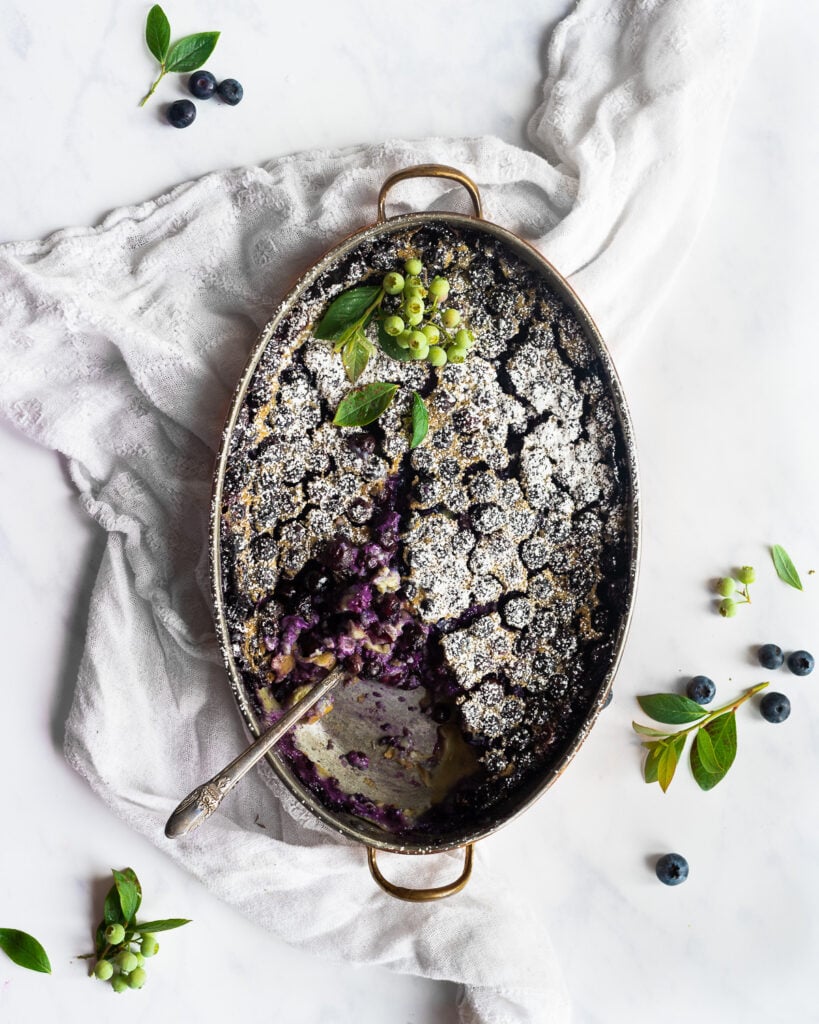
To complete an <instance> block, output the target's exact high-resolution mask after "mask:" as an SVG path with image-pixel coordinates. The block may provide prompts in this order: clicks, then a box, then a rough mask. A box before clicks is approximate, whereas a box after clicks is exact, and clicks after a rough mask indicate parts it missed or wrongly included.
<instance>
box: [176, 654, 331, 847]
mask: <svg viewBox="0 0 819 1024" xmlns="http://www.w3.org/2000/svg"><path fill="white" fill-rule="evenodd" d="M343 676H344V673H343V671H342V669H341V668H338V667H337V668H334V669H333V670H332V672H330V673H328V674H327V675H326V676H325V677H324V679H322V681H321V682H320V683H317V684H316V685H315V686H314V687H313V689H312V690H310V692H309V693H307V694H305V696H304V697H302V699H301V700H300V701H299V702H298V703H297V704H294V705H293V707H292V708H290V710H289V711H288V712H287V713H286V714H285V715H283V716H282V717H281V718H280V719H279V720H278V722H276V723H275V724H274V725H272V726H271V727H270V728H269V729H268V730H267V732H263V733H262V735H261V736H260V737H259V738H258V739H257V740H255V741H254V742H253V743H251V745H250V746H249V747H248V748H247V750H245V751H243V752H242V753H241V754H239V756H238V757H236V758H234V759H233V760H232V761H231V762H230V764H229V765H227V767H225V768H223V769H222V770H221V771H220V772H218V773H217V774H216V775H214V776H213V778H212V779H210V780H209V781H208V782H203V783H202V785H201V786H197V787H196V789H194V790H193V792H191V793H189V794H188V795H187V796H186V797H185V799H184V800H183V801H182V802H181V803H180V804H179V806H178V807H177V808H176V810H175V811H174V812H173V814H172V815H171V816H170V818H168V821H167V823H166V825H165V835H166V836H167V837H168V838H169V839H176V838H178V837H179V836H184V835H186V834H187V833H188V832H193V830H194V829H195V828H198V827H199V826H200V825H201V824H202V823H203V822H205V821H207V819H208V818H209V817H210V816H211V814H213V812H214V811H215V810H216V808H217V807H218V806H219V804H220V803H221V802H222V800H223V798H224V797H225V796H226V795H227V794H228V793H229V792H230V791H231V790H232V789H233V787H234V786H235V785H236V783H237V782H239V781H240V779H243V778H244V777H245V775H247V773H248V772H249V771H250V769H251V768H252V767H253V766H254V765H255V764H256V762H257V761H260V760H261V759H262V758H263V757H264V755H265V754H266V753H267V752H268V750H270V749H271V748H272V747H274V746H275V745H276V744H277V743H278V742H279V740H280V739H281V738H282V736H284V734H285V733H286V732H287V731H288V730H289V729H291V728H292V727H293V726H294V725H295V724H296V722H298V721H299V719H300V718H302V717H303V716H304V714H305V713H306V712H307V711H309V710H310V708H311V707H313V705H314V704H315V703H316V702H317V701H319V700H321V698H322V697H323V696H324V695H325V693H327V692H328V691H329V690H331V689H332V688H333V687H334V686H335V685H336V683H337V682H339V680H340V679H342V678H343Z"/></svg>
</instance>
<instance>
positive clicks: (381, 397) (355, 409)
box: [333, 381, 398, 427]
mask: <svg viewBox="0 0 819 1024" xmlns="http://www.w3.org/2000/svg"><path fill="white" fill-rule="evenodd" d="M397 390H398V385H397V384H387V383H385V382H384V381H374V382H373V383H372V384H366V385H365V386H364V387H363V388H356V389H355V391H351V392H350V393H349V394H348V395H345V396H344V398H342V400H341V402H340V403H339V406H338V409H336V414H335V416H334V417H333V423H334V424H335V425H336V426H337V427H365V426H366V425H367V424H368V423H372V422H373V420H377V419H378V417H379V416H380V415H381V413H382V412H384V410H385V409H386V408H387V407H388V406H389V404H390V402H391V401H392V400H393V396H394V395H395V392H396V391H397Z"/></svg>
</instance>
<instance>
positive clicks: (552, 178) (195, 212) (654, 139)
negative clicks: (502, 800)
mask: <svg viewBox="0 0 819 1024" xmlns="http://www.w3.org/2000/svg"><path fill="white" fill-rule="evenodd" d="M757 13H758V12H757V4H756V3H744V4H737V3H735V2H733V0H665V2H663V0H581V2H580V3H579V4H578V6H577V8H576V9H575V10H574V11H573V13H571V14H570V15H569V16H568V17H567V18H566V19H565V20H564V21H563V22H562V23H561V24H560V25H558V27H557V28H556V30H555V32H554V36H553V38H552V41H551V45H550V48H549V52H548V66H547V78H546V81H545V83H544V96H545V100H544V102H543V105H542V106H541V107H540V108H539V109H538V111H537V112H536V114H535V115H534V117H533V118H532V121H531V124H530V137H531V142H532V145H533V147H534V150H536V151H532V152H527V151H524V150H521V149H519V148H517V147H515V146H512V145H509V144H506V143H503V142H501V141H499V140H497V139H494V138H481V139H471V140H445V139H430V140H426V141H422V142H416V143H407V142H388V143H385V144H383V145H380V146H373V147H366V148H355V149H350V150H347V151H345V152H342V153H327V152H318V153H310V154H303V155H297V156H293V157H289V158H286V159H280V160H274V161H271V162H270V163H268V164H266V165H265V166H262V167H251V168H245V169H240V170H234V171H229V172H224V173H218V174H212V175H208V176H206V177H204V178H202V179H201V180H199V181H195V182H190V183H187V184H184V185H181V186H179V187H178V188H176V189H174V190H173V191H172V192H170V193H168V194H167V195H164V196H162V197H161V198H159V199H156V200H152V201H150V202H147V203H144V204H142V205H140V206H135V207H129V208H125V209H120V210H116V211H115V212H113V213H111V214H110V215H109V216H108V217H106V219H105V221H104V222H103V224H102V225H101V226H100V227H98V228H87V229H86V228H83V229H69V230H65V231H62V232H59V233H58V234H56V235H52V236H50V237H49V238H48V239H46V240H45V241H42V242H32V243H22V244H8V245H5V246H2V247H0V312H2V316H0V353H2V356H3V358H2V359H0V410H2V412H3V414H4V415H5V416H6V417H8V418H9V419H10V420H11V421H12V422H13V423H14V424H16V425H17V426H18V427H19V428H20V429H21V430H22V431H24V432H25V433H26V434H28V435H29V436H31V437H33V438H35V439H37V440H38V441H39V442H40V443H42V444H44V445H47V446H49V447H51V448H54V449H57V450H58V451H60V452H63V453H64V454H65V455H66V457H67V458H68V460H69V466H70V471H71V475H72V478H73V480H74V482H75V483H76V486H77V489H78V492H79V496H80V501H81V502H82V504H83V507H84V508H85V509H86V510H87V512H88V514H89V515H91V516H92V517H93V518H94V519H95V520H96V521H97V522H98V523H99V524H100V526H101V527H102V528H103V529H104V530H105V531H106V532H107V546H106V550H105V554H104V557H103V561H102V565H101V567H100V569H99V574H98V577H97V580H96V585H95V588H94V592H93V598H92V602H91V608H90V614H89V624H88V633H87V638H86V644H85V651H84V655H83V658H82V664H81V667H80V671H79V676H78V680H77V688H76V695H75V699H74V704H73V707H72V710H71V714H70V717H69V720H68V725H67V731H66V754H67V757H68V760H69V761H70V763H71V764H72V765H74V766H75V767H76V768H77V769H78V770H79V771H80V772H81V773H82V774H83V775H84V776H85V777H86V778H87V779H88V781H89V783H90V785H91V786H92V787H93V788H94V789H95V790H96V791H97V792H98V793H99V794H100V795H101V796H102V797H103V799H104V800H106V801H107V802H108V803H109V804H110V805H111V807H112V808H113V809H114V810H115V811H116V812H117V813H118V814H119V815H121V816H122V817H123V818H124V819H125V820H126V821H128V822H129V823H130V824H132V825H133V826H134V827H135V828H137V829H139V830H140V831H142V832H144V833H145V834H146V835H147V836H149V837H150V838H151V839H152V840H153V841H154V842H156V843H157V845H159V846H161V847H162V848H164V849H166V850H167V852H168V854H169V855H170V856H172V857H175V858H176V859H177V860H179V861H180V862H181V863H183V864H184V865H185V866H186V867H187V868H188V869H189V870H190V871H191V872H193V873H194V874H195V875H196V876H198V877H199V878H201V879H202V881H203V882H204V883H205V884H206V885H207V886H209V887H210V888H211V889H213V890H214V891H215V892H217V893H218V894H220V895H221V896H222V897H224V898H225V899H226V900H229V901H230V902H232V903H234V904H235V905H237V906H238V907H240V908H241V909H242V910H243V911H244V912H246V913H247V914H248V915H250V916H252V917H253V918H255V919H256V920H258V921H260V922H262V923H263V924H264V925H266V926H267V927H268V928H269V929H270V930H271V931H273V932H275V933H276V934H277V935H279V936H280V937H282V938H283V939H285V940H287V941H289V942H292V943H293V944H296V945H300V946H303V947H306V948H308V949H310V950H312V951H314V952H316V953H320V954H326V955H327V956H333V957H345V958H347V959H349V960H350V961H354V962H357V963H367V964H380V965H383V966H387V967H390V968H392V969H394V970H398V971H404V972H410V973H415V974H420V975H424V976H427V977H432V978H446V979H450V980H452V981H455V982H459V983H461V984H462V985H463V986H464V988H463V990H462V991H463V995H462V998H461V1000H460V1013H461V1019H462V1021H464V1022H470V1024H472V1022H481V1024H491V1022H502V1024H516V1022H536V1021H549V1022H562V1021H565V1020H567V1019H568V1015H569V1010H568V999H567V995H566V992H565V989H564V986H563V983H562V980H561V977H560V971H559V967H558V958H557V957H556V955H555V953H554V951H553V950H552V948H551V947H550V945H549V942H548V939H547V937H546V935H545V934H544V932H543V929H542V926H541V925H540V923H539V922H536V921H535V920H534V919H532V918H531V917H530V916H529V914H528V911H527V910H526V909H525V908H524V906H523V901H522V898H521V897H522V895H523V894H522V893H518V894H516V896H512V895H511V894H510V893H509V892H507V891H505V890H504V888H503V887H502V884H501V883H500V882H499V880H498V878H497V877H496V876H495V875H493V873H492V871H491V866H490V865H488V864H487V863H485V859H484V857H483V856H482V855H481V854H480V853H479V854H478V863H477V867H476V871H475V873H474V876H473V880H472V882H471V883H470V884H469V886H468V887H467V889H466V890H465V891H464V892H463V893H462V894H461V895H459V896H457V897H454V898H452V899H449V900H445V901H443V902H441V903H439V904H432V905H408V904H404V903H399V902H397V901H393V900H391V899H390V898H389V897H387V896H385V895H384V894H382V893H381V892H380V891H379V890H378V889H377V888H376V887H375V885H371V884H370V882H369V879H368V877H367V875H366V867H365V864H364V857H363V850H362V849H361V847H360V846H357V845H353V844H350V843H347V842H345V841H344V840H342V839H340V838H339V837H338V836H337V835H335V834H333V833H331V832H330V831H329V830H328V829H326V828H325V827H324V826H323V825H321V824H320V823H319V822H318V821H316V820H315V819H314V818H313V817H312V816H311V815H310V814H309V813H308V812H306V811H305V810H304V809H303V808H301V806H300V805H299V804H297V803H296V801H295V800H294V799H293V798H292V797H291V796H290V795H289V794H288V793H287V792H286V791H284V790H283V789H282V787H281V786H280V784H279V783H278V781H277V780H276V779H275V778H274V777H273V775H272V773H271V772H270V771H269V769H267V767H263V768H262V769H260V770H259V771H258V772H255V773H253V774H252V775H251V776H250V777H249V778H248V779H247V780H246V781H245V782H244V783H243V784H242V785H241V787H239V788H238V789H237V791H236V792H235V793H234V794H233V795H232V796H231V797H230V798H229V799H228V800H227V801H226V802H225V804H224V806H223V808H222V809H221V810H220V812H219V813H217V814H216V815H215V816H214V818H213V819H211V821H210V823H209V824H208V825H207V827H206V828H204V829H203V830H202V831H201V832H199V833H197V834H196V835H195V836H193V837H191V838H189V839H186V840H179V841H176V842H173V843H172V842H170V841H167V840H165V839H164V836H163V826H164V823H165V820H166V818H167V816H168V814H169V812H170V811H171V810H172V809H173V807H174V806H175V804H176V803H177V801H178V800H179V798H180V797H181V796H182V795H183V794H184V793H185V792H186V791H187V790H188V789H190V788H191V787H192V786H193V785H194V784H196V783H198V782H200V781H201V780H202V779H203V778H206V777H207V776H208V775H209V774H211V773H213V772H214V771H215V770H217V769H218V768H219V767H221V766H222V765H223V764H224V763H226V762H227V761H228V760H229V759H230V758H231V757H233V756H234V755H235V754H236V753H237V752H238V751H239V750H240V749H241V748H242V747H243V745H244V744H245V743H246V739H247V737H246V734H245V732H244V729H243V727H242V724H241V721H240V718H239V715H238V713H237V711H236V708H235V706H234V703H233V699H232V697H231V694H230V691H229V688H228V686H227V684H226V679H225V672H224V669H223V667H222V664H221V659H220V656H219V654H218V651H217V646H216V641H215V637H214V629H213V623H212V619H211V611H210V597H209V586H208V568H207V529H208V508H209V497H210V480H211V471H212V465H213V457H214V452H215V450H216V448H217V445H218V443H219V438H220V431H221V428H222V423H223V417H224V414H225V411H226V409H227V406H228V402H229V399H230V396H231V392H232V389H233V387H234V384H235V382H236V380H237V377H238V375H239V373H240V370H241V368H242V366H243V364H244V362H245V359H246V356H247V354H248V352H249V350H250V348H251V347H252V345H253V342H254V340H255V339H256V337H257V335H258V333H259V332H260V330H261V329H262V327H263V326H264V324H265V323H266V321H267V320H268V319H269V317H270V315H271V313H272V311H273V310H274V308H275V307H276V305H277V303H278V302H279V301H280V299H281V298H282V297H283V295H284V293H285V292H286V290H287V288H288V287H289V284H290V282H291V281H292V280H293V279H294V277H295V276H296V274H297V273H298V272H300V271H301V270H303V269H305V268H306V267H307V266H308V265H310V264H311V263H312V262H313V261H314V260H315V259H316V258H317V257H318V256H319V255H320V254H321V253H322V252H323V251H324V250H326V249H327V248H328V247H329V246H330V245H332V244H333V243H335V242H336V241H337V240H339V239H341V237H342V236H344V235H345V234H347V233H349V232H350V231H352V230H354V229H356V228H357V227H359V226H362V225H363V224H364V223H367V222H369V221H371V220H373V219H374V214H375V209H374V202H375V197H376V195H377V192H378V188H379V186H380V184H381V182H382V181H383V180H384V178H385V177H386V176H387V175H388V174H389V173H391V172H392V171H394V170H397V169H398V168H401V167H405V166H407V165H409V164H413V163H421V162H432V161H437V162H444V163H449V164H454V165H455V166H457V167H459V168H461V169H463V170H464V171H465V172H466V173H468V174H469V175H471V176H472V177H474V178H475V179H476V180H477V181H478V182H479V185H480V188H481V191H482V195H483V198H484V203H485V211H486V215H487V217H488V218H489V219H490V220H494V221H496V222H498V223H500V224H502V225H504V226H506V227H507V228H510V229H511V230H513V231H515V232H517V233H519V234H521V235H523V236H524V237H527V238H528V239H530V240H531V241H533V243H534V244H535V245H536V246H537V247H538V248H539V249H540V250H541V251H542V252H543V253H544V254H545V255H546V257H547V258H548V259H550V260H551V261H552V262H553V263H554V264H555V266H557V267H558V269H560V270H561V271H562V272H563V273H564V274H565V275H566V276H568V277H569V279H570V281H571V282H572V284H573V285H574V287H575V288H576V289H577V291H578V292H579V294H580V295H581V297H582V298H583V300H584V302H585V303H586V305H587V306H588V308H589V309H590V311H591V313H592V315H593V316H594V317H595V318H596V320H597V322H598V324H599V326H600V327H601V330H602V332H603V335H604V337H606V338H607V339H608V342H609V344H610V346H611V347H612V349H613V350H614V353H615V356H616V357H620V358H622V356H623V354H624V353H625V352H626V351H627V350H628V349H629V347H630V346H632V345H634V343H635V341H636V340H637V338H638V337H639V336H640V334H641V332H642V331H643V329H644V327H645V325H646V323H647V321H648V319H649V317H650V315H651V313H652V310H653V309H654V308H655V307H656V305H657V303H659V302H660V300H661V299H662V296H663V294H664V292H665V289H666V288H667V287H668V284H669V282H670V280H671V279H672V277H673V275H674V273H675V271H676V270H677V268H678V267H679V265H680V263H681V261H682V259H683V258H684V256H685V253H686V251H687V250H688V248H689V246H690V245H691V242H692V239H693V238H694V235H695V233H696V230H697V226H698V224H699V222H700V220H701V218H702V216H703V213H704V211H705V209H706V206H707V203H708V199H709V196H710V192H711V187H712V183H713V179H714V174H715V170H716V165H717V157H718V153H719V148H720V141H721V135H722V131H723V126H724V123H725V120H726V117H727V114H728V111H729V107H730V104H731V100H732V97H733V94H734V91H735V89H736V87H737V84H738V81H739V78H740V75H741V72H742V70H743V68H744V65H745V62H746V59H747V57H748V54H749V52H750V48H751V45H752V42H753V38H754V35H755V29H756V20H757ZM391 202H392V204H393V206H392V210H393V212H399V211H402V210H404V209H413V210H423V209H427V208H433V209H436V208H444V207H448V208H451V207H452V205H453V204H455V203H460V202H461V199H460V197H459V192H458V189H457V188H452V189H450V190H449V191H448V193H447V194H446V195H443V196H442V194H441V185H440V183H436V182H430V181H422V180H417V181H414V182H409V183H407V184H405V185H402V186H401V189H400V190H397V191H396V194H395V196H394V198H393V199H392V200H391ZM405 204H406V205H405ZM135 722H138V723H139V752H138V754H136V752H135V751H134V750H133V749H130V748H129V745H128V744H127V743H123V737H127V736H129V735H131V734H132V730H133V723H135ZM257 815H259V816H260V821H261V822H262V823H263V824H264V825H265V826H266V829H265V830H264V831H260V829H259V828H258V826H257V825H256V824H254V819H255V818H256V816H257ZM452 868H453V871H454V870H456V866H455V864H453V865H452ZM390 870H391V871H392V870H393V862H392V861H391V862H390ZM429 870H432V869H429ZM436 870H437V871H438V872H440V865H436ZM426 871H427V867H426V866H425V864H423V863H419V862H418V861H417V860H415V859H413V863H412V880H413V883H416V884H422V883H423V882H424V881H425V878H427V876H426V874H425V872H426Z"/></svg>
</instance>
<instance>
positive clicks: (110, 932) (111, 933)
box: [105, 924, 125, 946]
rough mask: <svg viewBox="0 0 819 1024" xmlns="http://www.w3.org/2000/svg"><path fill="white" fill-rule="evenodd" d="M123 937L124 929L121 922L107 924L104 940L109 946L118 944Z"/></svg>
mask: <svg viewBox="0 0 819 1024" xmlns="http://www.w3.org/2000/svg"><path fill="white" fill-rule="evenodd" d="M124 938H125V929H124V928H123V927H122V925H121V924H109V925H108V927H107V928H106V929H105V941H106V942H107V943H108V945H109V946H118V945H119V944H120V942H122V940H123V939H124Z"/></svg>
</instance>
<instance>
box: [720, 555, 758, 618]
mask: <svg viewBox="0 0 819 1024" xmlns="http://www.w3.org/2000/svg"><path fill="white" fill-rule="evenodd" d="M755 580H756V572H755V571H754V569H753V566H750V565H743V566H742V568H741V569H739V570H738V571H737V575H736V579H734V577H733V576H723V578H722V579H721V580H718V581H717V593H718V594H719V595H720V597H721V598H722V600H721V601H720V603H719V605H718V611H719V613H720V615H721V616H722V617H723V618H724V619H732V618H733V617H734V616H735V615H736V613H737V607H738V606H739V605H741V604H750V603H751V595H750V593H749V591H748V587H749V586H750V585H751V583H753V582H754V581H755Z"/></svg>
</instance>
